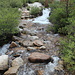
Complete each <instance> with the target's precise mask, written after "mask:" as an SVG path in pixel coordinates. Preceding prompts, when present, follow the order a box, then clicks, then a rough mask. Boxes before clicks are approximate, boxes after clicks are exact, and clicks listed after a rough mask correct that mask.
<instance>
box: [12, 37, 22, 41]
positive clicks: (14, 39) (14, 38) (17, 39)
mask: <svg viewBox="0 0 75 75" xmlns="http://www.w3.org/2000/svg"><path fill="white" fill-rule="evenodd" d="M12 40H13V41H19V40H21V38H20V37H17V36H13V37H12Z"/></svg>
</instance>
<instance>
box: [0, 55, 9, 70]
mask: <svg viewBox="0 0 75 75" xmlns="http://www.w3.org/2000/svg"><path fill="white" fill-rule="evenodd" d="M6 69H8V55H2V56H0V70H6Z"/></svg>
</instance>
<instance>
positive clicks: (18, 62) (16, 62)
mask: <svg viewBox="0 0 75 75" xmlns="http://www.w3.org/2000/svg"><path fill="white" fill-rule="evenodd" d="M22 65H23V60H22V58H20V57H17V58H15V59H14V60H13V61H12V67H15V66H19V67H20V66H22Z"/></svg>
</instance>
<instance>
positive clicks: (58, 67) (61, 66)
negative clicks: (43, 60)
mask: <svg viewBox="0 0 75 75" xmlns="http://www.w3.org/2000/svg"><path fill="white" fill-rule="evenodd" d="M55 70H58V71H60V70H63V65H57V66H56V67H55Z"/></svg>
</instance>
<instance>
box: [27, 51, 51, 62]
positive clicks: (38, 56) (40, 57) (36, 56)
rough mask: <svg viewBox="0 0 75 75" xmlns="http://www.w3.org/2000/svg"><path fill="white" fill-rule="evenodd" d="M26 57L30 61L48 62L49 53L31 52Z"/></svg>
mask: <svg viewBox="0 0 75 75" xmlns="http://www.w3.org/2000/svg"><path fill="white" fill-rule="evenodd" d="M28 59H29V61H30V62H32V63H44V62H47V63H48V62H49V61H50V60H51V57H50V56H49V55H46V54H44V53H39V52H33V53H32V54H31V55H30V56H29V57H28Z"/></svg>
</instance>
